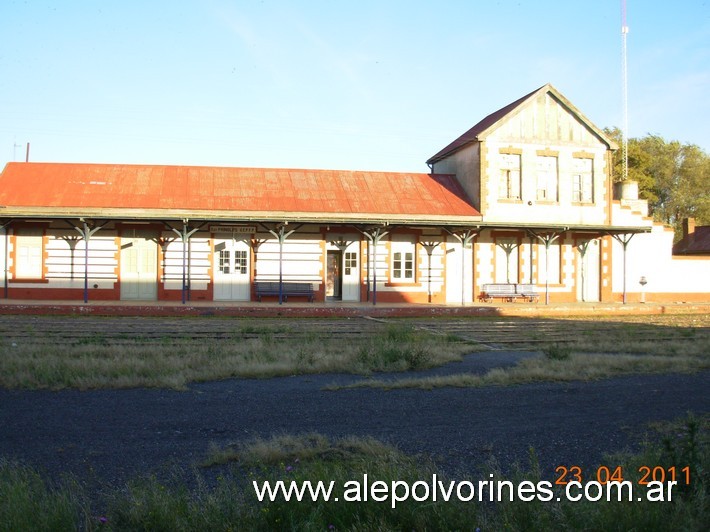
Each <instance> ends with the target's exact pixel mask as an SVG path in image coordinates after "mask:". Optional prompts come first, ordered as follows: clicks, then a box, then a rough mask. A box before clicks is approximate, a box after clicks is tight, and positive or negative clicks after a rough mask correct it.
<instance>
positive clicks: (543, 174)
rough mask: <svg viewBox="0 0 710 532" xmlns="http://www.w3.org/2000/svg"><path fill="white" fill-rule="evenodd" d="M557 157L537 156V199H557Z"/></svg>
mask: <svg viewBox="0 0 710 532" xmlns="http://www.w3.org/2000/svg"><path fill="white" fill-rule="evenodd" d="M558 181H559V180H558V174H557V157H550V156H546V155H539V156H538V157H537V199H538V201H553V202H557V201H559V197H558V191H559V184H558Z"/></svg>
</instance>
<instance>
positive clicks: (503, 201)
mask: <svg viewBox="0 0 710 532" xmlns="http://www.w3.org/2000/svg"><path fill="white" fill-rule="evenodd" d="M498 203H513V204H516V203H518V204H520V205H522V204H523V200H521V199H513V198H498Z"/></svg>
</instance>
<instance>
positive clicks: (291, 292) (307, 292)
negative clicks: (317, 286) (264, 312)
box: [254, 281, 316, 303]
mask: <svg viewBox="0 0 710 532" xmlns="http://www.w3.org/2000/svg"><path fill="white" fill-rule="evenodd" d="M254 288H255V289H256V299H257V300H258V301H261V298H262V297H263V296H276V297H279V282H278V281H256V282H255V283H254ZM289 296H298V297H307V298H308V301H310V302H311V303H312V302H313V301H314V299H315V297H316V294H315V292H314V291H313V284H312V283H292V282H285V283H283V284H282V285H281V297H283V300H284V301H287V300H288V297H289Z"/></svg>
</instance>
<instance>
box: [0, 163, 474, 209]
mask: <svg viewBox="0 0 710 532" xmlns="http://www.w3.org/2000/svg"><path fill="white" fill-rule="evenodd" d="M0 206H4V207H5V208H6V209H9V208H26V209H27V210H28V213H29V212H30V211H31V208H33V207H35V208H55V209H73V210H80V209H82V208H86V209H132V210H136V209H148V210H154V209H168V210H173V211H174V210H184V211H233V212H235V213H239V212H244V213H248V212H264V211H278V212H292V213H308V214H316V213H323V214H331V213H334V214H371V215H414V216H417V217H426V216H455V217H476V218H480V213H479V212H478V211H476V209H474V208H473V207H472V206H471V203H470V201H469V200H468V198H467V197H466V194H465V193H464V191H463V189H462V188H461V185H460V184H459V183H458V181H457V180H456V178H455V177H454V176H451V175H429V174H415V173H411V174H410V173H389V172H356V171H344V170H343V171H337V170H288V169H268V168H220V167H197V166H148V165H120V164H74V163H8V164H7V166H6V167H5V169H4V170H3V172H2V174H0ZM0 215H2V209H0Z"/></svg>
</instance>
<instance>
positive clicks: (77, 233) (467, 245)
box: [0, 84, 710, 305]
mask: <svg viewBox="0 0 710 532" xmlns="http://www.w3.org/2000/svg"><path fill="white" fill-rule="evenodd" d="M616 149H617V146H615V144H614V143H613V142H612V141H611V140H610V139H609V138H608V137H607V136H606V135H605V134H604V132H603V131H602V130H600V129H599V128H598V127H596V126H595V125H594V124H592V123H591V122H590V121H589V120H588V119H587V118H586V117H585V116H584V115H583V114H582V113H581V112H580V111H579V110H578V109H577V108H576V107H575V106H574V105H573V104H572V103H571V102H570V101H568V100H567V99H566V98H565V97H564V96H563V95H562V94H561V93H560V92H559V91H558V90H557V89H556V88H554V87H553V86H551V85H549V84H548V85H545V86H543V87H541V88H539V89H537V90H535V91H533V92H531V93H529V94H527V95H525V96H523V97H522V98H520V99H519V100H517V101H515V102H513V103H511V104H510V105H508V106H506V107H504V108H502V109H500V110H498V111H496V112H494V113H492V114H490V115H489V116H487V117H485V118H484V119H483V120H481V121H480V122H479V123H477V124H476V125H475V126H473V127H472V128H471V129H470V130H468V131H467V132H465V133H464V134H463V135H461V136H460V137H458V138H456V139H455V140H454V141H453V142H452V143H450V144H449V145H448V146H446V147H444V148H443V149H442V150H440V151H439V152H437V153H436V154H435V155H433V156H432V157H430V158H429V159H428V161H427V165H428V166H429V170H430V171H429V172H424V173H389V172H361V171H355V170H332V171H330V170H307V169H269V168H221V167H191V166H158V165H122V164H85V163H29V162H28V163H8V164H7V165H6V167H5V168H4V170H3V172H2V174H0V227H1V228H2V229H1V230H0V273H1V274H2V279H0V288H1V289H2V292H1V293H0V295H1V296H2V297H4V298H7V299H44V300H85V301H88V300H91V301H97V300H104V301H105V300H139V301H171V300H178V301H179V300H182V301H183V302H187V301H215V302H231V301H235V302H239V301H257V300H266V299H267V298H278V299H279V301H286V300H287V301H298V300H299V298H302V299H305V300H309V301H310V300H313V301H316V302H318V301H320V302H324V301H343V302H356V303H357V302H359V303H366V302H367V303H377V302H398V303H419V304H427V303H431V304H452V305H461V304H473V303H475V302H477V301H479V300H481V299H486V300H488V299H487V298H486V294H487V292H495V290H502V292H501V294H502V295H501V300H504V301H516V300H517V299H516V297H513V296H511V297H510V298H507V297H505V293H506V292H505V291H506V290H511V292H510V293H511V294H514V295H517V292H516V291H517V289H518V288H519V287H520V286H524V287H526V289H527V290H530V291H532V292H534V293H535V294H536V295H537V298H539V300H540V301H541V302H553V303H555V302H558V303H563V302H577V301H583V302H600V301H601V302H616V301H622V300H623V301H629V302H633V301H641V300H648V301H657V302H673V301H710V275H708V274H709V273H710V253H707V252H705V253H703V252H702V251H701V252H699V253H678V254H673V231H672V230H671V229H670V228H667V227H664V226H663V225H661V224H658V223H655V222H654V221H653V220H652V219H651V218H649V217H648V206H647V204H646V202H645V201H644V200H640V199H639V198H638V188H637V187H636V186H635V184H634V183H632V182H629V183H623V184H620V185H618V186H616V187H615V186H614V184H613V176H612V175H611V168H612V164H611V160H612V153H613V151H614V150H616ZM703 234H704V233H703ZM537 298H536V299H537Z"/></svg>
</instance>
